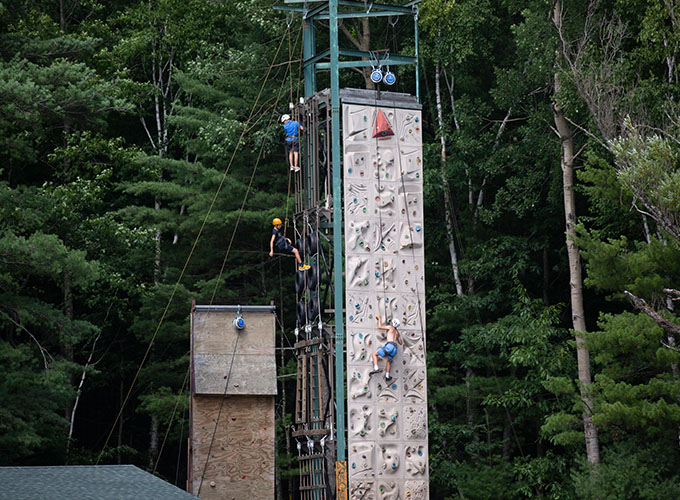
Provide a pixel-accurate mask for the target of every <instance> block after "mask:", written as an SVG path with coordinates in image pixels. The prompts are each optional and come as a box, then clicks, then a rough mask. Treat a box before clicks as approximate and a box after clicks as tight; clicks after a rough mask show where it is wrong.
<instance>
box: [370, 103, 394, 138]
mask: <svg viewBox="0 0 680 500" xmlns="http://www.w3.org/2000/svg"><path fill="white" fill-rule="evenodd" d="M391 135H394V132H393V131H392V127H390V122H388V121H387V118H386V117H385V114H384V113H383V112H382V110H381V109H379V110H378V116H377V117H376V119H375V125H374V126H373V138H374V139H375V138H376V137H377V138H378V139H382V138H384V137H389V136H391Z"/></svg>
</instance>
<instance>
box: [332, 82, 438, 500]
mask: <svg viewBox="0 0 680 500" xmlns="http://www.w3.org/2000/svg"><path fill="white" fill-rule="evenodd" d="M389 94H390V93H383V96H384V98H383V99H381V101H375V102H374V103H373V104H364V102H367V101H365V100H364V101H363V102H362V101H361V100H358V101H356V102H352V101H351V100H350V101H349V102H348V101H347V100H346V101H344V102H343V108H342V111H343V144H344V152H343V154H344V182H343V184H344V206H345V266H346V267H345V276H346V291H345V304H346V310H347V313H346V324H347V387H348V402H347V412H348V446H347V449H348V459H347V469H348V477H349V498H350V500H369V499H373V500H387V499H394V500H396V499H401V500H424V499H428V498H429V490H428V482H429V469H428V451H427V377H426V373H427V372H426V367H425V272H424V249H423V241H424V240H423V221H424V214H423V182H422V180H423V168H422V167H423V165H422V163H423V162H422V139H421V112H420V107H419V105H418V104H417V103H416V102H415V99H411V101H410V103H409V102H406V103H404V102H403V100H402V102H400V103H396V101H392V100H390V98H389ZM400 95H401V96H403V94H400ZM368 102H370V101H368ZM376 314H380V316H381V317H382V319H383V322H384V323H387V322H389V321H391V320H392V319H393V318H396V319H398V320H399V321H400V323H401V326H400V327H399V333H400V335H401V338H402V340H403V345H401V346H399V350H398V353H397V355H396V356H395V358H394V359H393V360H392V369H391V373H390V374H391V377H392V378H391V380H389V381H388V380H387V379H386V377H385V371H384V368H385V361H384V360H381V361H380V367H381V368H382V369H383V371H382V372H380V373H377V374H373V375H369V372H370V371H371V369H372V361H371V355H372V353H373V352H374V351H375V350H376V349H377V348H379V347H380V346H382V345H383V344H384V343H385V341H386V336H385V334H386V332H385V331H384V330H380V329H378V328H377V320H376Z"/></svg>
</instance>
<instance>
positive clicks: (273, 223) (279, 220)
mask: <svg viewBox="0 0 680 500" xmlns="http://www.w3.org/2000/svg"><path fill="white" fill-rule="evenodd" d="M279 224H283V222H281V219H279V218H278V217H277V218H276V219H274V220H273V221H272V225H273V226H278V225H279Z"/></svg>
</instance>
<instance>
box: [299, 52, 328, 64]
mask: <svg viewBox="0 0 680 500" xmlns="http://www.w3.org/2000/svg"><path fill="white" fill-rule="evenodd" d="M330 55H331V49H324V50H322V51H321V52H319V53H318V54H315V55H313V56H312V57H309V58H307V57H305V62H304V65H305V67H306V66H308V65H314V64H316V63H317V62H319V61H320V60H321V59H323V58H324V57H328V56H330Z"/></svg>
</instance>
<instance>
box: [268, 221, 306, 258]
mask: <svg viewBox="0 0 680 500" xmlns="http://www.w3.org/2000/svg"><path fill="white" fill-rule="evenodd" d="M272 225H273V226H274V229H273V230H272V239H271V240H270V241H269V256H270V257H273V256H274V247H276V249H277V250H278V251H279V252H283V253H292V254H293V255H295V260H296V261H297V263H298V269H299V270H300V271H306V270H307V269H309V266H308V265H306V264H303V263H302V259H301V258H300V252H298V249H297V248H295V247H294V246H293V245H291V242H290V240H289V239H288V238H286V237H285V236H284V235H283V234H281V226H282V225H283V222H281V219H279V218H278V217H277V218H276V219H274V220H273V221H272Z"/></svg>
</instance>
